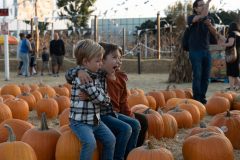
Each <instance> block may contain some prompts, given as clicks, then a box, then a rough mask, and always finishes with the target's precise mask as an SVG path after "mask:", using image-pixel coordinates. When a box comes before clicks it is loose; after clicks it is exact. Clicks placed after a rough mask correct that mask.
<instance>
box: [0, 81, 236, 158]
mask: <svg viewBox="0 0 240 160" xmlns="http://www.w3.org/2000/svg"><path fill="white" fill-rule="evenodd" d="M0 93H1V97H2V99H3V100H2V102H1V103H0V122H2V123H1V124H0V133H1V134H0V155H1V157H2V156H3V155H5V152H6V153H8V152H7V150H8V149H6V147H5V145H15V143H18V142H19V141H20V140H21V141H22V142H19V143H21V145H22V143H24V145H26V144H28V145H30V146H31V147H30V148H33V150H34V151H35V154H36V155H35V156H36V157H37V159H38V160H53V159H56V160H64V159H69V160H75V159H78V158H79V152H80V148H81V147H80V146H81V144H80V142H79V141H78V139H77V138H76V136H75V135H74V134H73V133H72V132H71V130H70V128H69V126H68V124H69V120H68V115H69V111H70V109H69V106H70V100H69V95H70V94H69V93H71V86H70V85H69V84H64V85H60V86H56V87H50V86H48V85H43V84H40V85H36V84H34V85H24V84H21V85H16V84H8V85H5V86H3V87H2V88H1V90H0ZM30 95H31V97H34V98H35V101H34V100H30V99H34V98H29V97H30ZM60 97H64V99H61V100H59V101H58V99H59V98H60ZM191 98H192V92H191V89H185V90H183V89H176V88H173V89H170V87H167V89H166V90H163V91H151V92H148V93H144V91H143V90H141V89H131V90H129V91H128V103H129V106H130V107H131V110H132V111H133V112H138V113H143V114H145V115H146V117H147V119H148V127H149V128H148V136H147V139H149V138H150V137H155V138H157V139H160V138H161V137H167V138H174V137H175V135H176V134H177V131H178V128H192V127H193V126H194V125H197V124H199V123H200V120H202V119H203V118H204V116H205V114H206V111H207V113H208V114H210V115H215V116H214V117H213V119H212V121H211V122H210V124H209V126H207V127H206V126H204V125H202V126H201V127H195V128H193V129H192V130H191V133H190V134H189V135H188V136H187V138H186V140H185V141H184V144H183V156H184V159H194V160H198V159H197V157H198V158H199V160H200V159H205V160H208V159H211V160H214V158H216V159H217V160H221V159H224V160H225V159H226V160H228V159H233V147H234V148H235V149H240V133H239V132H240V128H239V127H240V126H239V125H240V124H239V122H240V121H239V118H240V115H239V113H240V112H238V111H228V110H230V109H231V108H232V109H238V106H239V104H238V96H237V95H236V93H234V92H227V93H226V92H216V93H215V94H214V95H213V96H212V97H211V98H210V99H209V100H208V102H207V104H206V107H205V106H204V105H203V104H202V103H200V102H198V101H195V100H193V99H191ZM9 101H16V102H18V103H20V101H21V102H24V103H25V104H27V105H26V106H27V107H23V106H24V105H23V104H21V105H20V104H19V105H18V103H14V104H13V105H11V103H10V102H9ZM2 106H4V107H2ZM3 108H5V109H6V108H8V109H6V110H10V111H8V112H9V113H11V114H9V116H6V115H7V112H6V111H3V110H4V109H3ZM23 108H24V109H23ZM26 108H27V109H26ZM32 109H34V110H36V111H37V114H38V117H41V116H42V125H41V128H39V129H37V128H34V126H33V125H32V124H30V123H29V122H27V121H26V120H27V119H28V114H29V111H30V110H32ZM58 115H59V117H58V118H59V122H60V128H59V129H53V128H52V129H49V128H48V126H47V123H46V117H47V118H54V117H57V116H58ZM228 121H229V122H228ZM6 125H7V126H6ZM5 127H7V128H10V129H9V131H10V133H11V134H10V135H12V132H14V133H15V135H16V140H17V141H16V142H14V143H13V142H6V141H7V138H8V135H9V134H8V132H7V129H6V128H5ZM11 128H12V130H13V131H11ZM224 134H225V135H226V136H225V135H224ZM11 137H13V136H10V139H11ZM226 137H227V138H226ZM213 144H216V146H218V145H221V146H222V147H221V148H220V149H217V150H216V148H215V147H212V145H213ZM19 145H20V144H19ZM28 145H27V146H28ZM232 146H233V147H232ZM199 147H200V148H199ZM20 148H22V149H23V148H24V147H20ZM28 148H29V146H28ZM100 148H101V144H98V149H96V153H95V154H94V159H99V151H101V149H100ZM30 150H31V149H30ZM199 150H201V152H199ZM205 150H207V151H209V152H210V153H213V155H214V157H213V156H212V155H211V154H209V152H204V151H205ZM3 151H4V154H3ZM22 152H23V151H21V152H19V153H22ZM29 152H30V151H29ZM31 152H32V151H31ZM215 152H216V153H215ZM190 153H191V154H190ZM153 154H156V155H154V156H156V157H155V158H153V159H160V158H159V157H162V158H161V159H162V160H165V159H166V160H168V159H174V158H173V156H172V153H171V152H170V151H168V150H167V149H165V148H159V147H157V148H156V147H155V146H154V145H152V143H151V142H148V143H147V145H146V146H142V147H139V148H136V149H134V150H133V151H132V152H130V154H129V156H128V160H132V159H138V158H137V157H139V156H140V157H141V158H143V157H146V158H145V159H149V158H148V157H149V156H150V157H151V156H153ZM24 155H26V156H27V155H28V154H24ZM30 155H31V156H30V158H25V159H26V160H28V159H34V158H33V157H34V156H33V155H32V154H30ZM9 157H10V158H9ZM21 157H22V155H21ZM165 157H166V158H165ZM226 157H227V158H226ZM14 158H19V155H15V154H6V157H4V158H3V159H6V160H8V159H11V160H14ZM22 159H23V158H22ZM25 159H23V160H25Z"/></svg>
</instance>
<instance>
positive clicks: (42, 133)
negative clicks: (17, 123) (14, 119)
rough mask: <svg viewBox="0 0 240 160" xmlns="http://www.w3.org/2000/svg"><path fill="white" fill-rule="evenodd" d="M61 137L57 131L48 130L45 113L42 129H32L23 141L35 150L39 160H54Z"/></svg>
mask: <svg viewBox="0 0 240 160" xmlns="http://www.w3.org/2000/svg"><path fill="white" fill-rule="evenodd" d="M60 135H61V134H60V132H58V131H57V130H55V129H51V128H48V125H47V120H46V116H45V113H43V114H42V119H41V128H32V129H29V130H28V131H26V132H25V133H24V135H23V137H22V141H23V142H25V143H27V144H29V145H30V146H31V147H32V148H33V149H34V151H35V153H36V155H37V159H38V160H53V159H55V151H56V144H57V141H58V138H59V137H60Z"/></svg>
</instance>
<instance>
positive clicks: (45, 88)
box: [38, 84, 56, 97]
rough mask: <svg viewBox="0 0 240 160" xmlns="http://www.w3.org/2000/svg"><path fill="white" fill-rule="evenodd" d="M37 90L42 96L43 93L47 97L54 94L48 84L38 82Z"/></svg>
mask: <svg viewBox="0 0 240 160" xmlns="http://www.w3.org/2000/svg"><path fill="white" fill-rule="evenodd" d="M38 91H39V92H41V94H42V96H44V95H48V97H55V96H56V92H55V90H54V89H53V88H52V87H51V86H49V85H44V84H40V85H39V88H38Z"/></svg>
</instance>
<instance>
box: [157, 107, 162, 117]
mask: <svg viewBox="0 0 240 160" xmlns="http://www.w3.org/2000/svg"><path fill="white" fill-rule="evenodd" d="M158 113H159V114H160V115H161V116H162V115H163V111H162V110H161V109H160V108H159V109H158Z"/></svg>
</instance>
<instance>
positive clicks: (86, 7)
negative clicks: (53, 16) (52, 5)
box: [57, 0, 96, 28]
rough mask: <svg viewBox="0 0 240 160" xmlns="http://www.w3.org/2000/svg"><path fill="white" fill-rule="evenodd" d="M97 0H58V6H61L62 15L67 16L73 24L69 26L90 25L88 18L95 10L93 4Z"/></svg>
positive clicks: (60, 14)
mask: <svg viewBox="0 0 240 160" xmlns="http://www.w3.org/2000/svg"><path fill="white" fill-rule="evenodd" d="M95 2H96V0H57V6H58V8H60V12H59V13H58V14H59V16H60V17H62V18H63V17H67V18H68V19H69V20H70V21H71V22H72V24H68V26H69V28H72V27H75V28H80V27H84V28H85V27H88V20H89V18H90V16H91V14H92V13H93V12H94V9H92V7H93V6H92V5H93V4H94V3H95Z"/></svg>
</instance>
